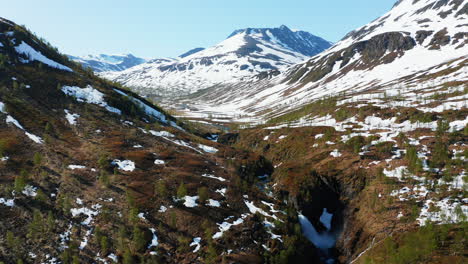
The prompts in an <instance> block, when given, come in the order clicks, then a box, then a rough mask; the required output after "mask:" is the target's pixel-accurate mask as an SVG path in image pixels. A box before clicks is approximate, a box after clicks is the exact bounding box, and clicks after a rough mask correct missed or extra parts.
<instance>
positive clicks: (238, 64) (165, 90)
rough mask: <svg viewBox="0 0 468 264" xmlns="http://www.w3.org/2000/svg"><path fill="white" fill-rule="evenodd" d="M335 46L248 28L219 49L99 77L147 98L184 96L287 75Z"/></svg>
mask: <svg viewBox="0 0 468 264" xmlns="http://www.w3.org/2000/svg"><path fill="white" fill-rule="evenodd" d="M331 44H332V43H330V42H329V41H326V40H324V39H322V38H320V37H317V36H314V35H312V34H310V33H308V32H305V31H293V30H291V29H289V28H288V27H286V26H281V27H279V28H246V29H240V30H236V31H234V32H233V33H232V34H230V35H229V37H228V38H227V39H226V40H224V41H222V42H221V43H219V44H217V45H215V46H213V47H210V48H207V49H203V48H196V49H193V50H190V51H188V52H187V53H184V54H182V55H180V56H179V57H178V58H175V59H156V60H151V61H148V62H146V63H143V64H140V65H137V66H135V67H132V68H129V69H126V70H123V71H118V72H117V71H113V72H111V71H108V72H104V73H102V74H101V76H103V77H105V78H107V79H110V80H113V81H118V82H121V83H122V84H124V85H126V86H129V87H131V88H133V89H135V91H138V92H140V93H141V94H145V95H153V96H165V97H167V96H169V97H170V96H174V95H185V94H189V93H193V92H196V91H198V90H201V89H205V88H208V87H211V86H213V85H216V84H219V83H224V82H228V81H237V80H240V79H242V78H243V77H251V76H254V75H257V74H259V73H263V72H267V71H272V70H279V69H283V68H285V67H287V66H291V65H294V64H296V63H300V62H302V61H304V60H306V59H308V58H309V57H310V56H313V55H315V54H318V53H320V52H322V51H323V50H325V49H327V48H329V47H330V46H331Z"/></svg>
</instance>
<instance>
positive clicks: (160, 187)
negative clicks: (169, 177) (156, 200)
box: [155, 180, 168, 198]
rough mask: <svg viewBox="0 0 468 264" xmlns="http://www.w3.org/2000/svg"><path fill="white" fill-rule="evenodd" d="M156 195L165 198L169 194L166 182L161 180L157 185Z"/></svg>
mask: <svg viewBox="0 0 468 264" xmlns="http://www.w3.org/2000/svg"><path fill="white" fill-rule="evenodd" d="M155 195H156V196H159V197H161V198H165V197H167V196H168V193H167V187H166V182H164V181H163V180H160V181H158V182H157V183H156V185H155Z"/></svg>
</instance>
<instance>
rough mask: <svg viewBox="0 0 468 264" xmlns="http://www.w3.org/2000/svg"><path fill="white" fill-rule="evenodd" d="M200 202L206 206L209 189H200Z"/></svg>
mask: <svg viewBox="0 0 468 264" xmlns="http://www.w3.org/2000/svg"><path fill="white" fill-rule="evenodd" d="M198 201H199V202H200V204H205V203H206V201H208V188H206V187H200V188H198Z"/></svg>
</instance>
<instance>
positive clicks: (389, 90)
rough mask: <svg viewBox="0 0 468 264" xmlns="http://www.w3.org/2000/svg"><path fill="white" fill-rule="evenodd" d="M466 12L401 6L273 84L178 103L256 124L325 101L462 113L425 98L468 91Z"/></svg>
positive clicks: (433, 0)
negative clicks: (329, 98)
mask: <svg viewBox="0 0 468 264" xmlns="http://www.w3.org/2000/svg"><path fill="white" fill-rule="evenodd" d="M467 8H468V3H467V2H466V1H463V0H450V1H445V0H443V1H441V0H420V1H413V0H403V1H399V2H398V3H397V4H396V5H395V6H394V7H393V9H392V10H391V11H390V12H388V13H387V14H385V15H383V16H382V17H381V18H379V19H377V20H375V21H374V22H371V23H369V24H367V25H365V26H363V27H361V28H359V29H357V30H355V31H353V32H351V33H350V34H348V35H347V36H346V37H345V38H344V39H343V40H342V41H340V42H338V43H336V44H335V45H334V46H333V47H332V48H330V49H328V50H326V51H325V52H322V53H320V54H319V55H317V56H314V57H313V58H311V59H310V60H308V61H307V62H304V63H301V64H298V65H296V66H293V67H291V68H289V69H288V70H286V71H284V72H282V73H281V74H279V75H277V76H276V77H272V76H266V75H265V76H256V77H255V78H252V79H250V80H246V81H244V82H239V83H236V84H225V85H219V86H217V87H213V88H212V89H207V90H205V91H203V92H201V93H199V94H196V95H195V96H192V97H190V98H189V99H188V100H186V101H183V103H184V104H187V105H189V106H190V109H192V111H191V112H192V114H193V113H195V114H196V115H195V116H200V115H205V116H207V115H208V114H209V113H211V114H212V115H217V114H219V115H223V114H224V115H228V116H231V117H234V118H236V119H239V116H257V117H258V116H260V117H261V118H260V119H261V120H266V119H268V118H269V117H272V116H275V115H277V114H279V113H281V112H289V111H291V110H294V109H298V108H300V107H303V106H304V105H306V104H308V103H310V102H313V101H315V100H318V99H323V98H324V97H325V96H342V97H341V98H342V99H343V100H342V101H341V102H339V104H341V103H346V102H351V101H352V102H356V101H360V102H362V103H371V104H374V105H377V106H379V105H382V101H384V100H385V98H388V97H391V96H398V97H399V98H400V100H399V101H398V102H397V103H394V105H405V106H413V107H417V108H418V109H420V110H422V111H429V110H430V109H431V108H434V107H436V106H437V107H439V108H440V109H449V108H452V109H456V108H459V107H461V106H463V104H464V101H466V97H464V96H462V97H455V98H444V100H439V101H437V102H433V103H432V101H429V98H428V97H427V96H430V95H431V94H433V93H448V94H450V93H451V92H450V91H451V90H450V89H452V90H453V89H461V90H463V89H464V87H466V86H465V83H466V81H467V78H468V72H467V68H466V63H467V54H468V45H467V42H468V30H467V26H466V24H467V21H468V13H467V12H468V11H467ZM449 88H450V89H449ZM447 89H449V90H447ZM429 102H430V103H432V104H429ZM212 106H217V107H212ZM465 106H466V105H465ZM194 109H195V110H196V111H193V110H194ZM434 110H437V109H434ZM241 121H242V120H241Z"/></svg>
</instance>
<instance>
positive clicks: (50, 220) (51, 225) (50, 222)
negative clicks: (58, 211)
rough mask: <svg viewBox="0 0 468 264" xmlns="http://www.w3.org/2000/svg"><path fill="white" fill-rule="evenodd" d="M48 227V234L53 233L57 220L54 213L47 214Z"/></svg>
mask: <svg viewBox="0 0 468 264" xmlns="http://www.w3.org/2000/svg"><path fill="white" fill-rule="evenodd" d="M46 226H47V229H46V231H47V232H48V233H52V232H53V231H54V228H55V218H54V215H53V213H52V211H49V213H47V221H46Z"/></svg>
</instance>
